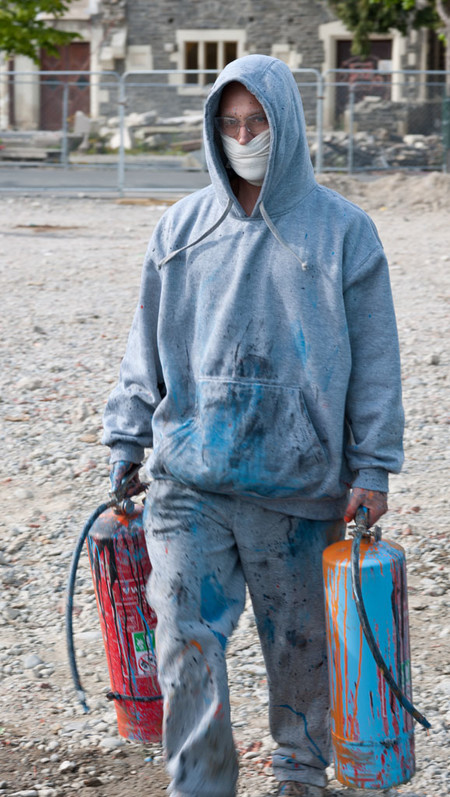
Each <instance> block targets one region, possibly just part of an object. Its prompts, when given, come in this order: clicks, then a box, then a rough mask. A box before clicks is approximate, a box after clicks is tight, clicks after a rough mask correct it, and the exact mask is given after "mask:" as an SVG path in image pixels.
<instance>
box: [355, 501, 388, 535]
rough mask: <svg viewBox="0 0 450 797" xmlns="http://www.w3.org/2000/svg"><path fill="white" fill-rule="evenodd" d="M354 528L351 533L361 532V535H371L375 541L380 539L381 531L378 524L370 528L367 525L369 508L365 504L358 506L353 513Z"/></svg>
mask: <svg viewBox="0 0 450 797" xmlns="http://www.w3.org/2000/svg"><path fill="white" fill-rule="evenodd" d="M355 525H356V529H355V530H354V531H353V532H352V534H353V535H354V534H361V536H362V537H373V538H374V540H375V542H379V541H380V540H381V536H382V532H381V527H380V526H374V527H373V528H370V525H369V510H368V508H367V506H359V507H358V509H357V510H356V514H355Z"/></svg>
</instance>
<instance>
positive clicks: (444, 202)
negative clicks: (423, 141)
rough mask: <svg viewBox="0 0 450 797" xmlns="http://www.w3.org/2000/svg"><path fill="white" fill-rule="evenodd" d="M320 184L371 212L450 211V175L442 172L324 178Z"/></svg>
mask: <svg viewBox="0 0 450 797" xmlns="http://www.w3.org/2000/svg"><path fill="white" fill-rule="evenodd" d="M319 182H320V183H321V184H322V185H326V186H327V187H328V188H332V189H334V190H335V191H338V192H339V193H340V194H343V196H345V197H347V199H350V200H351V201H352V202H356V204H357V205H361V207H363V208H364V209H365V210H368V211H371V210H374V209H380V208H383V207H385V208H389V209H391V208H402V209H404V210H418V209H419V210H424V211H436V210H445V209H450V175H449V174H443V173H442V172H429V173H428V174H417V175H416V174H414V175H411V174H405V173H404V172H398V173H396V174H390V175H388V176H386V177H375V178H374V177H372V176H368V175H364V176H358V177H352V176H350V175H340V174H322V175H320V177H319Z"/></svg>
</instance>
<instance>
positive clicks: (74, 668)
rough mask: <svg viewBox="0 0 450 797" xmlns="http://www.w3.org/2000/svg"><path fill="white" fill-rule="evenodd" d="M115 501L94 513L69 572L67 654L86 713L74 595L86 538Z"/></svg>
mask: <svg viewBox="0 0 450 797" xmlns="http://www.w3.org/2000/svg"><path fill="white" fill-rule="evenodd" d="M114 504H115V501H108V503H105V504H101V505H100V506H99V507H97V509H96V510H95V512H93V513H92V515H91V516H90V518H89V519H88V521H87V523H86V525H85V527H84V529H83V531H82V532H81V534H80V536H79V538H78V542H77V544H76V547H75V550H74V552H73V555H72V562H71V565H70V571H69V581H68V585H67V600H66V642H67V654H68V657H69V665H70V671H71V673H72V680H73V683H74V686H75V691H76V693H77V697H78V699H79V701H80V703H81V705H82V706H83V711H85V712H86V713H87V712H88V711H89V707H88V705H87V703H86V695H85V692H84V689H83V687H82V686H81V682H80V676H79V673H78V667H77V661H76V657H75V649H74V644H73V595H74V592H75V580H76V576H77V569H78V562H79V559H80V554H81V551H82V550H83V546H84V543H85V541H86V537H87V536H88V534H89V532H90V530H91V528H92V526H93V525H94V523H95V521H96V520H97V518H98V517H99V516H100V515H101V514H102V513H103V512H105V511H106V510H107V509H109V507H111V506H114Z"/></svg>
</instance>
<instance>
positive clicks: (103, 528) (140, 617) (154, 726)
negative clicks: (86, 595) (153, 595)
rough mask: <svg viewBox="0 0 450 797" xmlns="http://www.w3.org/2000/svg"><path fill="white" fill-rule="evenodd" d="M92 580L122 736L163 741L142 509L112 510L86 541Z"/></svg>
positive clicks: (148, 564)
mask: <svg viewBox="0 0 450 797" xmlns="http://www.w3.org/2000/svg"><path fill="white" fill-rule="evenodd" d="M87 546H88V552H89V559H90V563H91V570H92V578H93V582H94V588H95V593H96V598H97V606H98V612H99V618H100V626H101V630H102V636H103V641H104V645H105V652H106V658H107V663H108V670H109V675H110V683H111V690H112V694H114V695H115V696H116V699H115V700H114V704H115V708H116V714H117V721H118V729H119V733H120V734H121V735H122V736H124V737H125V738H128V739H133V740H135V741H140V742H150V741H157V740H159V739H160V738H161V727H162V711H163V708H162V700H161V699H160V687H159V684H158V678H157V668H156V655H155V627H156V615H155V613H154V612H153V610H152V608H151V607H150V606H149V605H148V603H147V600H146V592H145V591H146V585H147V580H148V577H149V575H150V572H151V565H150V561H149V558H148V554H147V549H146V545H145V534H144V531H143V525H142V508H141V507H140V506H138V505H136V508H135V511H134V512H133V513H132V514H129V515H127V514H125V513H122V512H117V511H115V510H113V509H109V510H108V511H106V512H104V513H103V514H101V515H100V516H99V518H98V519H97V520H96V522H95V524H94V525H93V527H92V529H91V530H90V532H89V535H88V537H87Z"/></svg>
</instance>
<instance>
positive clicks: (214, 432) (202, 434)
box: [157, 378, 327, 498]
mask: <svg viewBox="0 0 450 797" xmlns="http://www.w3.org/2000/svg"><path fill="white" fill-rule="evenodd" d="M157 459H158V460H159V462H158V466H159V467H158V469H159V468H161V469H162V470H163V471H165V472H166V473H169V474H170V475H172V476H173V477H174V478H175V479H178V480H179V481H181V482H183V483H184V484H188V485H192V486H194V487H197V488H199V489H203V490H208V491H212V492H225V493H234V494H237V495H255V496H262V497H266V498H284V497H290V496H292V495H294V494H296V493H301V494H302V495H305V496H306V495H307V496H312V495H315V494H317V492H318V488H319V486H320V484H321V482H323V480H324V478H325V477H326V467H327V460H326V455H325V452H324V450H323V448H322V445H321V443H320V441H319V439H318V437H317V434H316V432H315V430H314V427H313V425H312V423H311V419H310V417H309V414H308V410H307V407H306V404H305V400H304V397H303V394H302V392H301V390H300V389H299V388H297V387H280V386H279V385H272V384H263V383H259V382H243V381H238V380H236V381H234V380H227V381H224V380H221V379H214V378H203V379H200V380H199V382H198V384H197V396H196V408H195V415H194V417H193V418H192V419H190V420H188V421H187V422H186V423H184V424H183V425H182V426H180V427H179V428H178V429H177V430H176V431H175V432H174V433H173V434H172V435H171V436H170V437H167V438H166V439H165V440H164V441H163V442H162V444H161V446H160V447H159V450H158V456H157Z"/></svg>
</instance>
